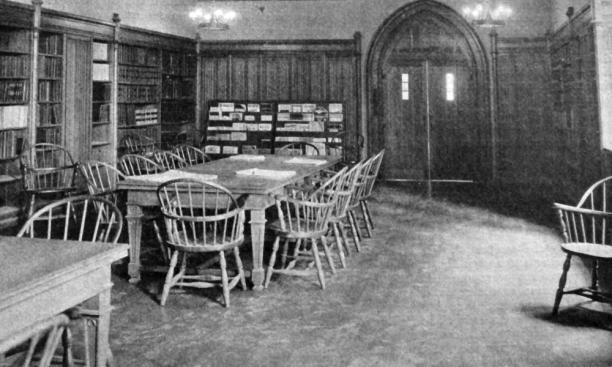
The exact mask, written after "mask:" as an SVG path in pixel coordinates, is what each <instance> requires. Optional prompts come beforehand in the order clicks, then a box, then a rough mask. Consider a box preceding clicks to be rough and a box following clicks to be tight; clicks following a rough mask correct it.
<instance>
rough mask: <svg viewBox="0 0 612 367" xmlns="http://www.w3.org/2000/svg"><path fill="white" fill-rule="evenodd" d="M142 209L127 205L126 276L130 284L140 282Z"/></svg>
mask: <svg viewBox="0 0 612 367" xmlns="http://www.w3.org/2000/svg"><path fill="white" fill-rule="evenodd" d="M142 217H143V214H142V208H141V207H140V206H138V205H133V204H128V205H127V215H126V216H125V218H126V219H127V222H128V236H129V242H130V263H129V264H128V275H129V276H130V283H137V282H139V281H140V237H141V235H142Z"/></svg>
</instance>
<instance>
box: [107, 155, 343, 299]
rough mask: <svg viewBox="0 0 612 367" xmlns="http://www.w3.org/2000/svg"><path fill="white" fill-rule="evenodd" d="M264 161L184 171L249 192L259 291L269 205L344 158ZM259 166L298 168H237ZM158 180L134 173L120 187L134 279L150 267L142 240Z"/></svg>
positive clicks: (221, 162)
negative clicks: (259, 172)
mask: <svg viewBox="0 0 612 367" xmlns="http://www.w3.org/2000/svg"><path fill="white" fill-rule="evenodd" d="M263 157H264V159H263V160H259V161H253V160H241V159H236V157H233V158H232V157H228V158H223V159H219V160H215V161H211V162H207V163H205V164H200V165H196V166H192V167H189V168H184V169H182V170H184V171H186V172H191V173H197V174H202V175H215V176H216V179H214V180H212V182H215V183H218V184H220V185H222V186H224V187H226V188H227V189H228V190H230V191H231V192H232V194H234V195H236V196H243V195H246V202H245V209H246V210H247V211H250V217H251V221H250V226H251V227H250V228H251V250H252V254H253V268H252V270H251V280H252V282H253V286H254V289H255V290H261V289H263V280H264V269H263V247H264V231H265V225H266V215H265V212H266V208H268V207H270V206H271V205H273V204H274V195H277V194H282V193H283V190H284V187H286V186H288V185H291V184H294V183H297V182H300V181H301V180H303V179H305V178H308V177H310V176H312V175H315V174H317V173H319V172H320V171H321V170H323V169H326V168H329V167H331V166H333V165H335V164H336V163H338V162H339V161H340V157H336V156H318V157H308V159H318V160H321V161H323V163H322V164H317V165H315V164H300V163H288V162H287V161H289V160H291V159H293V158H295V157H288V156H277V155H264V156H263ZM252 168H258V169H262V170H276V171H281V172H282V171H295V174H294V175H292V176H291V177H280V175H279V177H274V178H271V177H258V176H256V175H250V176H249V175H239V174H237V171H242V170H247V169H252ZM158 185H159V183H158V182H151V181H146V179H143V178H142V177H141V176H131V177H128V178H127V179H126V180H124V181H121V182H120V184H119V187H118V188H119V189H124V190H126V191H127V211H128V212H127V217H126V219H127V221H128V231H129V242H130V263H129V265H128V273H129V275H130V281H131V282H138V281H139V280H140V272H141V271H147V270H149V269H148V268H147V267H146V266H143V265H142V264H141V263H140V240H141V234H142V218H143V210H142V208H143V207H154V206H158V205H159V203H158V199H157V195H156V190H157V186H158Z"/></svg>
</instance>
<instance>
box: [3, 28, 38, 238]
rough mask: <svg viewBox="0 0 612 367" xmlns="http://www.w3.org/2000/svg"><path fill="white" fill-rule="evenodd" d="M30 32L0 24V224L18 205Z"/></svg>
mask: <svg viewBox="0 0 612 367" xmlns="http://www.w3.org/2000/svg"><path fill="white" fill-rule="evenodd" d="M31 62H32V57H31V32H30V31H29V30H27V29H23V28H15V27H6V26H0V228H4V227H6V226H8V225H11V224H14V222H15V221H14V217H15V215H16V214H18V212H19V209H18V207H17V206H16V205H17V204H18V203H19V195H16V193H19V192H20V186H21V182H20V180H21V176H20V174H19V160H18V157H19V154H20V153H21V150H22V149H23V146H24V143H25V141H26V139H27V128H28V119H29V116H30V115H29V106H28V103H29V101H30V85H31V81H30V71H31Z"/></svg>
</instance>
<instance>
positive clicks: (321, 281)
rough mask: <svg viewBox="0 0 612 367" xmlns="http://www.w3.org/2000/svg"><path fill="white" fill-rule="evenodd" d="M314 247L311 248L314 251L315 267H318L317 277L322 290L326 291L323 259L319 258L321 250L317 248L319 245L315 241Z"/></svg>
mask: <svg viewBox="0 0 612 367" xmlns="http://www.w3.org/2000/svg"><path fill="white" fill-rule="evenodd" d="M312 241H313V243H312V246H310V248H311V250H312V256H313V257H314V260H315V265H316V267H317V276H318V277H319V284H320V285H321V289H325V274H323V267H322V266H321V258H320V257H319V249H318V248H317V244H316V242H315V241H314V240H312Z"/></svg>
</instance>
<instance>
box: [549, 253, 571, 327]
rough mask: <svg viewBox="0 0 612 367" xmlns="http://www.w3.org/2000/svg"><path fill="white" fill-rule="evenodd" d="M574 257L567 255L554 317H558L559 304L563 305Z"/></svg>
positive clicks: (560, 279) (553, 312) (554, 307)
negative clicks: (568, 275)
mask: <svg viewBox="0 0 612 367" xmlns="http://www.w3.org/2000/svg"><path fill="white" fill-rule="evenodd" d="M571 260H572V255H570V254H567V256H566V258H565V262H564V263H563V272H562V273H561V278H559V288H557V295H556V297H555V304H554V306H553V310H552V315H553V316H556V315H557V313H558V312H559V304H561V298H563V289H564V288H565V282H566V281H567V272H568V271H569V268H570V264H571Z"/></svg>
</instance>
